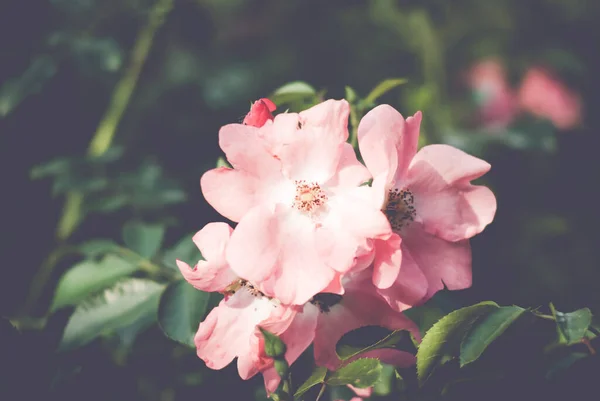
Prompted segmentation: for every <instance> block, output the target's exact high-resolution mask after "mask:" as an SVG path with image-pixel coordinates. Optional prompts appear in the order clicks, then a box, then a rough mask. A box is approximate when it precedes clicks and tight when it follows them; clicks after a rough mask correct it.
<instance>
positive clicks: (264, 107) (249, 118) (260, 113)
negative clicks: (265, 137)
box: [242, 98, 277, 127]
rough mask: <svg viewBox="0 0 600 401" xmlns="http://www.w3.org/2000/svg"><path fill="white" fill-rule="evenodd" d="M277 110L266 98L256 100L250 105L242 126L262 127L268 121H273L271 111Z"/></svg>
mask: <svg viewBox="0 0 600 401" xmlns="http://www.w3.org/2000/svg"><path fill="white" fill-rule="evenodd" d="M275 109H277V106H275V103H273V102H272V101H270V100H269V99H267V98H262V99H258V100H257V101H256V102H254V103H252V106H251V107H250V111H249V112H248V114H246V117H244V121H243V123H242V124H244V125H251V126H253V127H262V126H263V125H265V123H266V122H267V121H269V120H273V114H271V113H272V112H273V111H275Z"/></svg>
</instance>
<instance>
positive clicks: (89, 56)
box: [0, 0, 600, 401]
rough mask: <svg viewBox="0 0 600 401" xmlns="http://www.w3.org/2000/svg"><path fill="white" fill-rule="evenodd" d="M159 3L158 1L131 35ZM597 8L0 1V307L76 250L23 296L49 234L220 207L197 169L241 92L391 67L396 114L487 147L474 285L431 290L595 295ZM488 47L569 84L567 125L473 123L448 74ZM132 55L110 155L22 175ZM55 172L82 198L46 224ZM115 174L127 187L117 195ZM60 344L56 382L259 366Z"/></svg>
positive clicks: (260, 0) (475, 295) (24, 310)
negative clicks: (491, 213)
mask: <svg viewBox="0 0 600 401" xmlns="http://www.w3.org/2000/svg"><path fill="white" fill-rule="evenodd" d="M158 3H164V4H162V5H167V6H172V9H171V10H170V11H168V10H165V11H164V12H163V13H162V14H163V16H164V21H157V22H156V21H155V22H156V23H155V24H154V26H153V27H150V28H147V29H150V31H144V32H145V33H142V34H139V32H140V30H144V29H146V28H144V27H147V25H148V24H149V22H148V21H149V18H153V17H152V15H155V14H156V13H157V11H156V7H157V6H156V4H158ZM153 13H154V14H153ZM599 18H600V3H599V2H597V1H595V0H527V1H523V0H494V1H482V0H453V1H452V2H448V1H444V0H419V1H416V0H415V1H409V0H403V1H392V0H379V1H327V2H324V1H317V0H314V1H313V0H288V1H275V0H272V1H268V0H256V1H243V0H175V1H172V2H171V1H165V0H161V1H156V0H27V1H25V0H3V1H2V2H0V54H1V62H0V152H1V155H0V163H1V168H0V172H1V174H2V178H1V180H0V184H1V188H2V190H1V194H2V195H1V196H0V199H2V203H1V206H2V207H1V208H0V213H1V216H2V217H1V219H0V222H1V224H2V232H3V235H2V241H0V256H1V258H2V259H1V260H2V263H1V265H0V275H1V276H0V277H1V279H0V283H1V288H0V312H1V313H2V315H4V316H6V317H11V318H12V317H19V316H23V315H27V316H34V317H35V316H38V317H39V316H43V315H44V314H45V313H46V311H47V310H48V308H49V305H50V303H51V301H52V298H53V290H54V288H55V286H56V283H57V282H58V280H59V278H60V276H61V274H62V273H63V272H64V271H66V269H68V268H69V267H71V266H72V265H73V264H74V263H75V262H76V261H77V260H76V258H72V257H65V258H62V259H61V260H60V261H59V262H58V263H56V266H55V267H54V268H52V269H51V274H50V275H49V277H48V278H42V282H41V284H42V285H41V286H39V284H40V283H39V282H38V288H40V289H39V291H37V292H39V294H38V296H37V297H35V298H37V299H34V302H32V301H31V299H29V300H28V296H29V297H30V296H31V295H30V294H31V291H32V286H35V284H34V283H33V280H34V277H35V275H36V274H39V273H38V272H39V271H40V269H42V267H41V266H42V265H43V263H44V260H46V258H47V257H48V255H49V254H50V253H51V252H52V251H53V250H54V249H56V248H57V246H59V245H61V244H63V245H64V244H78V243H81V242H84V241H88V240H90V239H94V238H109V239H114V240H115V241H121V230H122V227H123V225H124V223H125V222H127V221H129V220H131V219H137V220H143V221H144V222H147V223H160V224H164V225H166V227H167V229H166V234H165V239H164V247H165V248H168V247H171V246H172V245H173V244H175V243H176V242H177V241H178V240H180V239H181V238H182V237H183V236H184V235H187V234H190V233H193V232H195V231H197V230H199V229H200V228H202V227H203V226H204V225H205V224H206V223H208V222H210V221H219V220H222V218H221V217H220V216H219V215H218V214H217V213H216V212H215V211H214V210H213V209H212V208H211V207H210V206H209V205H208V204H207V203H206V202H205V201H204V199H203V197H202V194H201V192H200V188H199V178H200V176H201V175H202V173H203V172H204V171H206V170H207V169H209V168H213V167H214V166H215V164H216V162H217V158H218V157H219V156H221V153H220V150H219V148H218V130H219V127H220V126H222V125H224V124H227V123H230V122H239V121H241V119H242V118H243V116H244V115H245V114H246V113H247V112H248V110H249V105H250V102H252V101H254V100H256V99H258V98H261V97H266V96H268V95H269V94H271V93H272V92H273V91H274V90H275V89H276V88H278V87H280V86H282V85H284V84H285V83H287V82H290V81H304V82H306V83H308V84H310V85H312V87H314V88H316V90H317V91H318V90H326V94H325V95H324V97H325V98H342V97H344V96H345V93H346V92H345V86H347V85H348V86H351V87H352V88H353V89H354V90H355V91H356V92H357V93H358V94H359V95H360V96H365V95H366V94H367V93H368V92H369V91H370V89H372V88H373V87H374V86H375V85H376V84H377V83H379V82H380V81H382V80H384V79H387V78H407V79H408V83H407V84H405V85H402V86H399V87H398V88H395V89H393V90H392V91H390V92H388V93H387V94H385V95H384V96H383V97H382V98H380V99H379V101H378V102H379V103H389V104H391V105H393V106H394V107H396V108H397V109H398V110H399V111H400V112H401V113H402V114H403V115H404V116H408V115H411V114H412V113H414V112H415V111H417V110H423V112H424V123H423V132H424V134H423V135H424V136H425V138H426V141H427V142H429V143H432V142H442V143H451V144H455V145H456V146H459V147H461V148H463V149H465V150H466V151H469V152H471V153H474V154H476V155H477V156H479V157H482V158H484V159H485V160H487V161H488V162H490V163H491V164H492V170H491V172H490V173H489V174H488V175H486V176H485V178H484V181H483V182H484V183H485V184H486V185H489V186H490V187H491V188H492V189H493V190H494V192H495V194H496V196H497V199H498V213H497V215H496V219H495V221H494V223H493V224H492V225H491V226H489V227H488V228H487V229H486V230H485V231H484V233H483V234H481V235H479V236H477V237H476V238H474V239H473V240H472V247H473V258H474V262H473V277H474V279H473V283H474V284H473V287H472V288H471V289H468V290H464V291H460V292H454V293H450V294H444V296H447V298H448V299H446V298H444V300H443V302H448V303H450V304H451V305H454V306H450V308H452V307H456V306H459V305H467V304H471V303H474V302H478V301H481V300H487V299H492V300H494V301H496V302H498V303H499V304H518V305H521V306H527V307H538V306H543V307H546V306H547V304H548V303H549V302H550V301H552V302H554V304H555V305H557V307H559V308H560V309H561V310H566V311H568V310H573V309H576V308H579V307H583V306H589V307H590V308H591V309H592V311H596V310H600V290H599V285H598V283H599V279H600V230H598V227H599V224H600V189H599V187H598V185H599V180H598V176H599V173H600V158H599V157H598V156H597V154H598V149H600V136H599V134H598V131H599V128H600V120H599V114H600V113H598V112H597V110H598V109H599V106H600V98H599V94H600V80H599V78H598V74H597V72H598V71H600V56H599V55H598V45H599V42H598V38H600V26H599V24H598V19H599ZM161 22H162V23H161ZM144 35H145V36H144ZM140 38H141V39H140ZM144 38H146V39H148V38H150V39H149V42H148V45H149V46H150V47H149V52H148V54H147V57H146V58H144V57H142V60H140V59H139V54H138V55H135V54H132V50H133V49H134V48H135V47H136V43H137V42H138V41H139V40H146V39H144ZM138 45H139V43H138ZM136 57H137V59H136ZM489 58H494V59H496V60H498V61H499V62H500V63H502V64H503V65H504V67H505V70H506V79H507V82H508V85H509V86H510V87H511V88H514V90H515V91H517V90H518V88H519V87H520V85H522V81H523V77H524V76H525V75H526V72H527V71H528V70H529V69H530V68H532V67H536V66H539V67H543V68H544V69H545V70H547V71H551V72H552V76H553V77H554V79H556V80H557V81H560V82H561V83H562V85H564V87H565V88H568V90H570V91H571V92H572V93H575V94H576V95H577V96H580V100H581V104H582V112H581V118H580V119H579V120H578V122H577V124H574V125H573V126H569V127H566V128H565V127H556V126H555V125H553V124H552V123H551V122H548V121H544V118H541V117H539V116H537V117H536V116H534V115H532V114H531V113H529V114H528V113H527V112H525V111H524V112H520V113H519V114H518V115H517V116H516V117H515V119H514V120H513V121H511V123H510V124H508V125H505V126H503V127H502V128H501V129H499V130H495V131H493V132H492V131H490V130H489V129H486V126H485V124H484V122H482V121H481V119H480V118H479V117H478V113H479V111H480V109H481V107H482V104H481V100H480V99H479V98H478V97H477V88H473V87H469V85H468V83H467V81H468V79H465V76H466V75H468V73H467V71H468V70H469V68H471V66H472V65H474V64H475V63H477V62H478V61H480V60H484V59H489ZM136 62H137V63H138V66H139V67H140V71H139V74H137V73H135V71H134V73H133V75H130V76H129V78H130V79H129V83H132V81H133V80H135V78H139V79H138V81H137V85H136V86H135V87H134V88H133V92H132V96H131V98H130V99H127V100H126V101H125V104H124V105H123V106H126V107H123V111H124V114H123V116H122V118H116V119H115V120H116V121H118V125H117V126H116V129H115V130H114V139H113V141H112V145H114V146H115V148H116V147H118V148H119V149H121V150H122V152H123V153H122V154H121V155H120V157H119V158H118V159H116V160H115V161H112V162H110V163H109V164H107V165H101V166H100V167H97V166H96V167H92V168H89V166H87V165H86V164H85V163H83V164H82V165H79V164H74V165H73V164H72V165H70V167H69V169H70V170H69V171H68V174H67V177H66V178H65V177H62V176H61V177H62V178H60V177H59V178H54V179H53V178H51V177H50V176H48V177H42V178H40V179H35V180H34V179H33V178H35V173H34V174H33V175H34V177H33V178H32V168H34V166H40V165H43V164H44V163H47V162H49V161H51V160H53V159H57V158H58V159H61V158H62V159H64V160H67V159H72V158H82V157H83V156H84V155H85V154H86V151H87V149H88V146H89V143H90V141H91V140H92V137H93V136H94V135H95V133H96V131H97V129H98V127H99V124H101V121H104V120H103V119H105V113H106V112H107V110H109V109H110V108H111V107H114V104H115V103H118V102H122V101H124V100H123V99H124V96H122V94H121V95H119V94H117V95H114V93H113V92H114V91H115V88H116V86H117V85H118V83H119V82H120V80H122V79H123V77H124V76H127V74H128V73H129V74H131V68H130V66H131V65H132V63H133V64H135V63H136ZM128 71H129V72H128ZM138 75H139V77H138ZM540 91H543V88H541V89H540ZM542 96H544V95H543V94H542ZM286 108H287V106H286V107H280V108H279V109H278V111H284V110H285V109H286ZM509 131H510V132H509ZM503 136H504V137H503ZM509 137H510V138H512V140H504V139H502V138H509ZM499 138H500V139H499ZM88 170H90V171H89V172H88ZM61 171H62V170H61ZM88 173H89V174H88ZM59 176H60V174H59ZM55 177H56V176H55ZM94 177H96V178H97V177H103V178H101V179H100V178H98V181H95V180H96V178H94ZM157 177H160V178H157ZM61 180H62V181H61ZM58 181H60V182H58ZM57 182H58V183H57ZM146 182H148V183H147V185H146ZM145 185H146V186H145ZM138 187H141V189H140V188H138ZM73 189H77V190H82V191H84V192H86V193H87V192H89V193H90V196H89V198H86V199H95V203H93V205H92V204H87V206H86V207H87V209H86V210H88V211H89V213H86V215H85V217H84V218H83V219H82V220H81V222H80V224H79V225H78V226H77V227H76V228H75V229H74V230H73V233H72V235H70V236H68V238H66V239H65V240H64V241H59V240H58V239H57V238H56V236H55V232H56V229H57V224H58V221H59V219H60V218H61V214H62V212H63V205H64V203H65V193H66V192H67V191H70V190H73ZM129 192H131V193H134V195H135V196H134V195H132V197H134V198H135V199H136V200H135V201H131V202H129V201H127V202H129V203H127V202H126V201H124V200H123V201H122V202H121V199H120V196H122V194H123V193H129ZM53 193H54V195H53ZM111 202H115V203H114V204H113V203H111ZM107 205H108V206H107ZM38 280H39V279H38ZM34 291H35V290H34ZM2 342H5V341H2ZM5 343H6V342H5ZM115 343H117V344H116V345H115ZM132 344H133V345H132ZM37 346H39V342H38V341H37V340H36V339H35V338H34V337H32V339H31V340H27V341H26V342H25V343H23V344H22V347H23V349H11V350H10V352H14V354H11V355H12V356H11V358H14V359H15V360H17V359H18V360H21V362H19V363H18V364H17V365H18V366H21V365H23V366H22V369H24V370H26V371H27V372H29V377H30V378H31V380H36V379H34V378H35V377H42V376H43V375H44V374H45V373H41V372H46V370H47V365H48V364H50V362H46V360H45V359H44V358H42V357H41V356H40V355H41V354H42V352H41V351H39V352H38V351H36V347H37ZM8 347H9V348H11V346H8ZM21 351H22V353H19V352H21ZM7 355H8V354H7ZM38 357H39V358H40V360H39V361H37V362H33V363H32V362H31V361H36V360H37V358H38ZM7 358H8V357H7ZM59 359H60V361H59V362H60V363H61V366H62V368H61V369H62V371H61V372H62V373H61V374H62V376H60V377H61V379H60V380H58V379H56V378H54V379H48V380H55V381H56V383H58V384H56V386H55V387H54V393H53V394H54V397H56V398H55V399H65V400H67V399H68V400H71V399H87V400H157V401H158V400H160V401H168V400H198V399H206V400H211V399H216V398H215V396H214V394H219V399H223V400H225V399H232V400H233V399H244V400H245V399H254V391H255V389H257V388H259V387H260V382H261V380H260V378H254V379H252V380H251V381H249V382H243V381H242V380H240V379H239V377H238V376H237V372H236V369H235V365H231V366H229V367H228V368H226V369H225V372H213V371H210V370H208V369H206V368H205V367H204V364H203V362H202V361H200V360H199V359H197V358H196V356H195V354H194V352H193V350H191V349H187V348H185V347H182V346H180V345H177V344H176V343H175V342H173V341H171V340H169V339H167V338H166V337H165V336H164V335H163V334H162V333H161V332H160V330H159V329H158V328H157V327H156V326H155V325H153V326H150V327H149V328H147V329H146V330H144V331H142V332H141V333H139V334H138V336H137V340H136V341H135V342H133V340H132V341H130V342H129V343H127V341H124V340H123V339H122V337H117V338H116V339H115V336H103V337H100V338H98V339H96V340H94V341H93V342H91V343H89V344H88V345H86V346H85V347H82V348H79V349H77V350H74V351H72V352H70V353H68V354H66V355H61V356H60V357H59ZM11 360H13V359H11ZM23 361H25V362H23ZM52 363H54V362H52ZM25 365H26V366H25ZM31 365H34V366H33V367H32V366H31ZM53 366H54V365H53ZM15 369H17V370H18V369H21V368H15ZM38 375H39V376H38ZM53 377H54V376H53ZM40 380H41V379H40ZM32 383H33V382H32ZM13 384H15V383H13ZM15 385H16V384H15ZM19 386H20V384H19ZM23 386H25V387H27V385H26V384H23ZM32 386H33V387H36V385H34V384H32ZM40 386H41V385H40ZM30 391H33V390H30ZM211 394H213V395H211ZM261 396H262V397H264V395H260V394H258V395H257V397H261ZM14 399H17V398H16V397H15V398H14ZM53 399H54V398H53ZM256 399H260V398H256Z"/></svg>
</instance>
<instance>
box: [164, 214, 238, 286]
mask: <svg viewBox="0 0 600 401" xmlns="http://www.w3.org/2000/svg"><path fill="white" fill-rule="evenodd" d="M232 231H233V230H232V228H231V227H229V225H228V224H225V223H209V224H207V225H206V226H204V228H202V230H200V231H198V233H196V235H194V237H193V241H194V243H195V244H196V246H198V248H199V249H200V252H201V253H202V255H203V256H204V258H206V259H207V260H200V261H198V263H197V264H196V266H195V267H194V268H193V269H192V268H190V266H189V265H188V264H187V263H185V262H183V261H181V260H177V261H176V262H177V267H179V270H180V271H181V274H182V275H183V277H184V278H185V279H186V281H188V282H189V283H190V284H191V285H193V286H194V287H195V288H197V289H199V290H202V291H209V292H213V291H219V292H220V291H224V290H225V288H226V287H228V286H229V285H230V284H231V283H232V282H233V281H235V280H236V279H238V277H237V275H236V274H235V273H234V272H233V270H231V269H230V268H229V265H228V264H227V262H226V260H225V246H226V245H227V242H228V241H229V236H230V235H231V232H232Z"/></svg>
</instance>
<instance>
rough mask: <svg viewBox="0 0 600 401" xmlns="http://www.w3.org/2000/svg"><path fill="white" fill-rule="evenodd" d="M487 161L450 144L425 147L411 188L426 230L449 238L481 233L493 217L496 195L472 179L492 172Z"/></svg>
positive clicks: (417, 160) (414, 169)
mask: <svg viewBox="0 0 600 401" xmlns="http://www.w3.org/2000/svg"><path fill="white" fill-rule="evenodd" d="M489 169H490V165H489V164H488V163H486V162H485V161H483V160H481V159H478V158H476V157H473V156H470V155H468V154H466V153H465V152H463V151H461V150H459V149H456V148H453V147H452V146H448V145H430V146H425V147H424V148H423V149H421V150H420V151H419V153H417V155H416V156H415V158H414V159H413V162H412V163H411V165H410V171H409V178H408V182H407V184H408V187H409V189H410V190H411V191H412V192H413V194H414V195H415V208H416V211H417V217H418V218H419V219H420V220H421V221H422V224H423V227H424V229H425V231H427V232H428V233H430V234H433V235H436V236H438V237H440V238H443V239H445V240H447V241H460V240H463V239H467V238H471V237H473V236H474V235H476V234H478V233H480V232H481V231H482V230H483V229H484V228H485V227H486V226H487V225H488V224H489V223H491V222H492V220H493V219H494V215H495V213H496V197H495V196H494V194H493V192H492V191H490V190H489V189H488V188H487V187H483V186H475V185H471V183H470V181H471V180H474V179H476V178H479V177H481V176H482V175H483V174H485V173H486V172H487V171H489Z"/></svg>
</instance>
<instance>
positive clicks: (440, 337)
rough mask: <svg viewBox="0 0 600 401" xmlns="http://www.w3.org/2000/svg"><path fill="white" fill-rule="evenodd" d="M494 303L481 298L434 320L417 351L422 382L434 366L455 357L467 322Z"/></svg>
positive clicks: (466, 328)
mask: <svg viewBox="0 0 600 401" xmlns="http://www.w3.org/2000/svg"><path fill="white" fill-rule="evenodd" d="M497 307H498V305H497V304H495V303H494V302H482V303H479V304H476V305H472V306H468V307H466V308H462V309H458V310H456V311H454V312H451V313H450V314H448V315H446V316H444V317H443V318H442V319H440V321H438V322H437V323H436V324H434V325H433V326H432V327H431V329H429V331H428V332H427V333H426V334H425V337H424V338H423V341H421V344H420V345H419V350H418V352H417V376H418V377H419V383H420V384H421V385H423V384H424V383H425V382H426V381H427V379H429V377H430V376H431V374H432V373H433V371H434V370H435V369H436V368H437V367H438V366H441V365H443V364H445V363H446V362H448V361H450V360H452V359H454V358H456V357H457V356H458V354H459V352H460V343H461V341H462V339H463V337H464V335H465V334H466V332H467V330H468V329H469V328H470V326H471V324H472V323H473V322H474V321H475V320H476V319H477V318H479V317H481V316H483V315H486V314H488V313H490V312H492V311H493V310H494V309H496V308H497Z"/></svg>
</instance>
